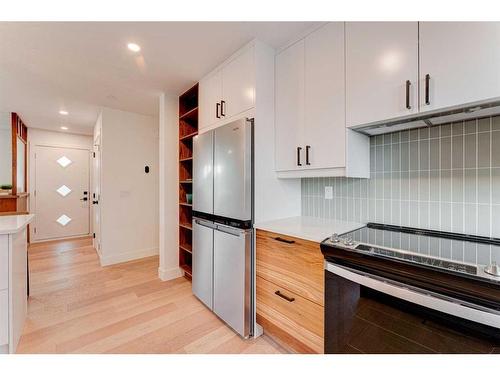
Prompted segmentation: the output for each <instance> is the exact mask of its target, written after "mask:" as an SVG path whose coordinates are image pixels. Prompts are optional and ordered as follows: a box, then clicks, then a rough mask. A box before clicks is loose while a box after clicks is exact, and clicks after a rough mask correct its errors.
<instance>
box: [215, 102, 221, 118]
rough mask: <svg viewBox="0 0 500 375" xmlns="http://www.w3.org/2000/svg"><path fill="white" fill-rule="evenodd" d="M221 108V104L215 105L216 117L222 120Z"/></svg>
mask: <svg viewBox="0 0 500 375" xmlns="http://www.w3.org/2000/svg"><path fill="white" fill-rule="evenodd" d="M219 107H220V103H217V104H216V105H215V117H217V118H220V115H219Z"/></svg>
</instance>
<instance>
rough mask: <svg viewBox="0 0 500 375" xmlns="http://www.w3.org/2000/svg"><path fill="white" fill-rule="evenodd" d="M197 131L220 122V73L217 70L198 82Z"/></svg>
mask: <svg viewBox="0 0 500 375" xmlns="http://www.w3.org/2000/svg"><path fill="white" fill-rule="evenodd" d="M199 90H200V91H199V107H200V108H199V122H198V126H199V129H200V130H202V129H204V128H208V127H209V126H212V125H214V124H215V123H216V122H217V121H219V120H220V118H221V115H220V101H221V100H222V72H221V71H220V70H219V71H217V72H215V73H213V74H212V75H210V76H208V77H206V78H204V79H202V80H201V81H200V88H199Z"/></svg>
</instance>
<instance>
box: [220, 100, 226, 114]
mask: <svg viewBox="0 0 500 375" xmlns="http://www.w3.org/2000/svg"><path fill="white" fill-rule="evenodd" d="M225 104H226V101H225V100H221V101H220V115H221V116H222V117H226V114H225V113H224V105H225Z"/></svg>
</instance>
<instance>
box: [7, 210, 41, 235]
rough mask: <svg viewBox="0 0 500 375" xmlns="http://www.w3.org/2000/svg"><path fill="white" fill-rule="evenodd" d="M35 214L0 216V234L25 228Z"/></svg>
mask: <svg viewBox="0 0 500 375" xmlns="http://www.w3.org/2000/svg"><path fill="white" fill-rule="evenodd" d="M34 217H35V215H33V214H30V215H8V216H0V234H12V233H17V232H20V231H21V230H23V229H24V228H25V227H26V226H27V225H28V224H29V223H31V221H32V220H33V218H34Z"/></svg>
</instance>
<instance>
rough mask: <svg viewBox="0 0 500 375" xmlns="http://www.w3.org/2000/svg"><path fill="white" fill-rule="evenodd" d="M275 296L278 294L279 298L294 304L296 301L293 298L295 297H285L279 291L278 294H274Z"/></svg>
mask: <svg viewBox="0 0 500 375" xmlns="http://www.w3.org/2000/svg"><path fill="white" fill-rule="evenodd" d="M274 294H276V295H277V296H278V297H281V298H283V299H285V300H287V301H288V302H293V301H295V298H293V297H288V296H286V295H284V294H283V293H281V292H280V291H279V290H277V291H276V292H274Z"/></svg>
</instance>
